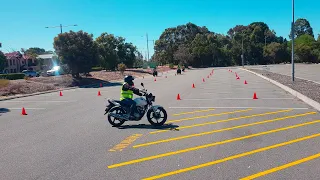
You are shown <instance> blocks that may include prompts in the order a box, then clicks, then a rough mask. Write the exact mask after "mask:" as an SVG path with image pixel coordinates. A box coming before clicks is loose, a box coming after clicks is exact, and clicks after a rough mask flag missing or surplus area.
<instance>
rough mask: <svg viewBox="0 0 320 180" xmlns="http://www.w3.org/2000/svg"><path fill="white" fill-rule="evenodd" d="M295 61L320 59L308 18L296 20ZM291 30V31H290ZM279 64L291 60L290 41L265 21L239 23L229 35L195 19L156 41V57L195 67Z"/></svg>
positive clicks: (312, 61)
mask: <svg viewBox="0 0 320 180" xmlns="http://www.w3.org/2000/svg"><path fill="white" fill-rule="evenodd" d="M294 30H295V31H294V36H295V46H294V50H295V62H310V63H319V62H320V36H318V39H317V40H315V38H314V34H313V29H312V27H311V25H310V23H309V21H308V20H307V19H297V20H296V22H295V24H294ZM289 33H290V34H291V32H289ZM242 54H243V59H244V64H247V65H255V64H277V63H288V62H291V35H290V36H289V41H288V40H287V39H286V38H283V37H281V36H277V35H276V32H275V31H274V30H271V29H270V28H269V26H268V25H267V24H266V23H264V22H253V23H251V24H249V25H237V26H235V27H233V28H230V29H229V31H228V32H227V35H223V34H218V33H214V32H211V31H209V30H208V29H207V28H206V27H200V26H197V25H195V24H193V23H187V24H185V25H179V26H177V27H173V28H167V29H165V30H164V32H163V33H162V34H161V36H160V38H159V40H157V41H156V43H155V54H154V55H153V57H152V60H153V61H156V62H159V63H160V64H168V63H170V64H184V65H191V66H194V67H206V66H231V65H241V64H242V58H241V55H242Z"/></svg>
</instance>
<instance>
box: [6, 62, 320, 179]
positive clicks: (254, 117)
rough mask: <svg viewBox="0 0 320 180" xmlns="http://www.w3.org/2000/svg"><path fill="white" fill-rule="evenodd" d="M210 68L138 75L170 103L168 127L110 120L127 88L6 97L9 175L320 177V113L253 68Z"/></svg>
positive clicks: (167, 105) (158, 98) (158, 97)
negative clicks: (114, 102) (111, 108)
mask: <svg viewBox="0 0 320 180" xmlns="http://www.w3.org/2000/svg"><path fill="white" fill-rule="evenodd" d="M229 70H232V72H230V71H229ZM210 73H212V68H210V69H209V68H208V69H201V70H199V69H197V70H190V71H189V70H188V71H187V72H186V73H184V74H182V75H177V76H175V75H174V73H173V72H170V73H165V74H163V75H161V76H160V77H157V78H156V81H155V79H154V78H153V77H146V78H143V79H142V78H139V79H137V80H136V87H140V86H139V84H140V82H143V83H144V84H145V87H146V88H147V89H148V91H150V92H152V93H153V94H155V95H156V104H159V105H162V106H164V108H165V109H166V110H167V113H168V121H167V123H166V125H164V127H162V128H155V127H152V126H151V125H149V123H148V122H147V120H146V119H143V120H142V121H140V122H126V123H125V124H124V125H123V126H122V127H119V128H116V127H112V126H111V125H110V124H108V122H107V121H106V116H104V115H103V113H104V108H105V104H106V98H109V97H110V98H115V99H118V98H119V95H120V90H119V89H120V86H112V87H102V88H100V87H96V88H82V89H75V90H68V91H63V96H62V97H60V96H59V95H58V93H50V94H44V95H39V96H32V97H26V98H21V99H14V100H9V101H2V102H0V106H1V107H3V109H8V111H7V112H5V113H1V116H0V119H1V120H0V135H1V136H0V140H1V142H2V143H1V145H0V149H1V151H2V154H3V155H2V156H1V158H0V159H1V161H0V162H1V163H0V167H1V168H0V169H1V170H0V172H1V174H2V176H3V178H4V179H160V178H163V179H255V178H261V179H317V178H318V177H319V172H320V169H319V163H320V161H319V159H318V157H320V154H319V149H320V143H319V142H320V141H319V140H320V134H319V128H320V116H319V112H318V111H316V110H314V109H313V108H312V107H310V106H308V105H306V104H305V103H303V102H302V101H300V100H298V99H295V98H293V97H292V96H291V95H290V94H288V93H286V92H285V91H283V90H282V89H280V88H278V87H277V86H275V85H273V84H270V83H269V82H267V81H265V80H263V79H261V78H259V77H257V76H255V75H253V74H250V73H248V72H246V71H242V70H240V69H237V68H232V69H229V68H216V69H214V71H213V73H212V75H210ZM235 73H237V74H238V76H239V78H240V79H236V75H235ZM203 79H204V80H205V81H204V82H203ZM244 81H246V82H247V84H245V83H244ZM192 84H194V85H195V88H192ZM98 91H100V92H101V94H102V96H97V92H98ZM254 93H256V96H257V99H253V95H254ZM178 94H179V95H180V97H181V100H177V99H176V98H177V95H178ZM21 107H25V108H26V110H27V113H28V115H27V116H21V115H20V113H21V112H20V111H21Z"/></svg>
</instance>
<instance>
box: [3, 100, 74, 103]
mask: <svg viewBox="0 0 320 180" xmlns="http://www.w3.org/2000/svg"><path fill="white" fill-rule="evenodd" d="M8 102H14V103H23V102H53V103H54V102H76V101H46V100H44V101H28V100H27V101H6V103H8Z"/></svg>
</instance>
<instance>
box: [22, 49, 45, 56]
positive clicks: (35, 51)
mask: <svg viewBox="0 0 320 180" xmlns="http://www.w3.org/2000/svg"><path fill="white" fill-rule="evenodd" d="M45 52H46V50H45V49H42V48H38V47H32V48H29V49H27V50H26V51H25V52H24V53H25V54H27V55H30V54H36V55H41V54H43V53H45Z"/></svg>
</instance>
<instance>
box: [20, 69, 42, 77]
mask: <svg viewBox="0 0 320 180" xmlns="http://www.w3.org/2000/svg"><path fill="white" fill-rule="evenodd" d="M22 73H23V74H25V76H27V77H39V76H40V75H39V73H37V72H36V71H31V70H23V71H22Z"/></svg>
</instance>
